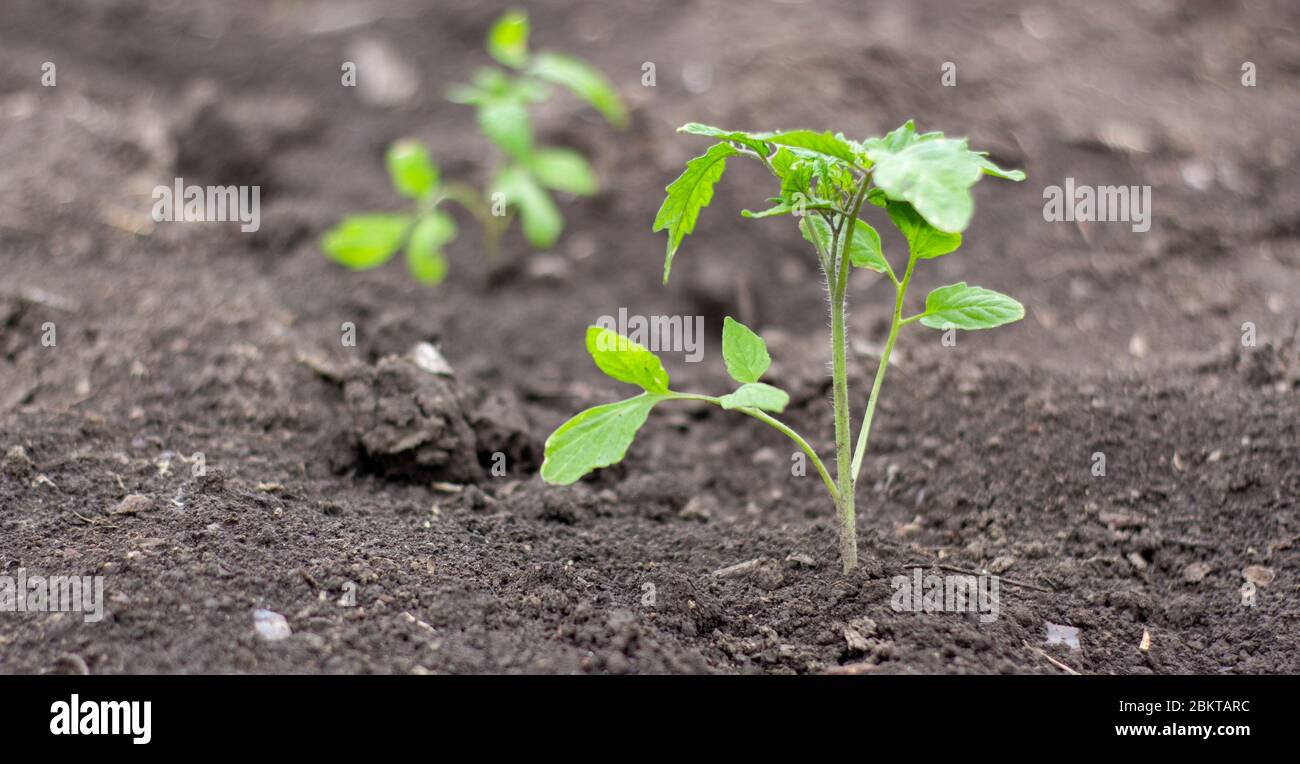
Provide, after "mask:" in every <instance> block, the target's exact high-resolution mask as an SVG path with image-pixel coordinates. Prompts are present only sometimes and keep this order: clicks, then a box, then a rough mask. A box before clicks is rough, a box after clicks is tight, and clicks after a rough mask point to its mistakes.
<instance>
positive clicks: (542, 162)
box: [528, 148, 596, 196]
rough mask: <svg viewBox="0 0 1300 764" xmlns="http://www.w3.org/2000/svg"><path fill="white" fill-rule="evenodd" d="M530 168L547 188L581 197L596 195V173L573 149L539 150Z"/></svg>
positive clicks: (533, 157) (532, 158) (533, 156)
mask: <svg viewBox="0 0 1300 764" xmlns="http://www.w3.org/2000/svg"><path fill="white" fill-rule="evenodd" d="M528 168H529V169H530V170H532V171H533V175H535V176H537V180H539V181H541V183H542V185H544V186H546V187H547V188H553V189H555V190H556V191H567V192H569V193H571V194H578V195H580V196H587V195H590V194H594V193H596V173H595V172H593V171H592V169H591V165H589V164H587V160H586V159H584V158H583V156H582V155H581V154H579V153H578V152H576V151H573V150H571V149H552V148H547V149H538V150H537V151H536V152H534V153H533V155H532V157H531V161H530V162H529V164H528Z"/></svg>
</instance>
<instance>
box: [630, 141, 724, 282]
mask: <svg viewBox="0 0 1300 764" xmlns="http://www.w3.org/2000/svg"><path fill="white" fill-rule="evenodd" d="M737 153H738V152H737V151H736V149H734V148H732V146H731V144H729V143H715V144H714V145H713V146H711V147H710V148H709V150H708V151H706V152H705V153H704V154H703V155H702V156H698V157H695V158H694V159H692V160H691V161H689V162H687V163H686V170H685V171H683V172H682V174H681V175H680V176H678V178H677V180H674V181H673V182H672V183H670V184H668V187H667V188H666V189H664V190H665V191H667V192H668V196H667V198H665V199H664V203H663V204H662V205H661V206H660V207H659V213H658V214H657V215H655V223H654V227H653V228H651V229H650V230H652V231H661V230H664V229H665V228H666V229H668V255H667V257H666V258H665V259H664V283H665V284H667V283H668V273H669V271H670V270H672V267H673V255H675V254H677V248H678V247H680V246H681V245H682V239H683V238H685V237H686V235H687V234H689V233H690V232H692V231H694V230H695V221H696V220H698V219H699V217H700V210H702V209H704V208H705V207H707V206H709V202H711V201H713V184H715V183H717V182H718V179H719V178H721V177H722V173H723V172H724V171H726V169H727V157H730V156H735V155H736V154H737Z"/></svg>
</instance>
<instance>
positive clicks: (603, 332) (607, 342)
mask: <svg viewBox="0 0 1300 764" xmlns="http://www.w3.org/2000/svg"><path fill="white" fill-rule="evenodd" d="M587 352H588V353H590V354H591V358H592V360H593V361H595V362H596V366H597V367H598V368H599V369H600V370H601V371H603V372H605V374H607V375H608V376H610V377H613V378H614V379H617V380H618V381H619V382H627V383H628V384H630V385H637V386H638V387H640V388H641V389H643V390H645V391H646V392H647V393H667V392H668V372H667V371H665V370H664V365H663V362H662V361H660V360H659V356H657V355H655V354H654V353H651V352H650V351H649V350H646V349H645V348H643V347H641V346H640V345H638V344H637V343H635V342H633V341H632V340H630V339H628V338H627V337H624V336H623V335H621V334H619V333H618V332H612V331H610V330H609V329H606V328H604V327H600V326H589V327H587Z"/></svg>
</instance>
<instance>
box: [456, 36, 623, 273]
mask: <svg viewBox="0 0 1300 764" xmlns="http://www.w3.org/2000/svg"><path fill="white" fill-rule="evenodd" d="M528 36H529V24H528V15H527V14H525V13H524V12H523V11H507V12H506V13H505V14H504V15H503V16H501V18H500V19H498V20H497V22H496V23H495V24H493V25H492V28H491V29H490V30H489V31H488V36H487V51H488V53H489V54H490V55H491V56H492V57H493V58H494V59H496V60H497V62H498V63H500V64H502V65H503V66H505V67H506V69H501V68H499V67H493V66H489V67H483V68H482V69H479V70H478V71H477V72H475V73H474V77H473V81H472V82H471V83H470V84H468V85H460V86H458V87H456V88H454V89H452V91H451V93H450V94H449V95H448V97H449V98H450V99H451V100H452V101H454V102H456V103H463V104H469V105H471V106H474V107H475V109H476V110H477V117H478V126H479V130H481V131H482V132H483V135H484V136H486V137H487V138H488V140H490V141H491V142H492V144H493V145H494V146H496V147H497V148H498V149H500V156H499V157H498V158H497V164H498V169H497V171H496V173H495V176H494V178H493V180H492V182H491V183H490V186H489V187H490V189H491V194H490V199H489V202H490V203H491V204H492V205H493V206H494V207H495V208H497V209H494V210H493V211H494V212H500V211H502V210H501V209H500V207H502V206H504V208H505V209H504V211H505V212H506V213H507V214H509V213H513V212H514V211H516V210H517V211H518V212H519V217H520V224H521V227H522V228H523V232H524V236H525V237H526V238H527V239H528V241H529V243H530V244H532V245H533V246H534V247H537V248H538V249H545V248H547V247H549V246H551V245H552V244H554V243H555V241H556V239H558V238H559V236H560V233H561V232H562V231H563V230H564V216H563V215H561V214H560V210H559V207H557V206H556V204H555V200H554V199H552V198H551V193H550V192H551V191H563V192H567V193H570V194H576V195H579V196H589V195H591V194H594V193H595V192H596V190H597V182H596V174H595V172H594V171H593V170H592V169H591V165H589V164H588V163H587V160H586V159H585V158H584V157H583V156H582V154H580V153H578V152H577V151H574V150H572V149H566V148H558V147H553V146H538V145H537V143H536V140H535V138H534V136H533V127H532V119H531V116H530V114H529V112H530V109H531V108H532V107H533V106H535V105H537V104H539V103H542V102H544V101H546V100H547V99H548V98H550V96H551V85H552V84H554V85H560V86H561V87H564V88H566V89H568V90H569V91H570V92H571V93H573V94H574V95H575V96H577V97H578V98H580V99H582V100H583V101H586V102H587V103H588V104H590V105H591V106H592V107H593V108H594V109H595V110H596V111H598V112H599V113H600V114H601V115H602V116H603V117H604V118H605V119H606V120H607V121H608V122H609V123H610V124H612V125H614V126H615V127H617V128H619V129H622V128H623V127H626V125H627V110H626V109H625V108H624V106H623V101H622V100H621V99H620V98H619V97H618V93H617V92H615V90H614V88H613V86H612V85H610V83H609V80H607V79H605V76H604V75H603V74H601V73H600V71H598V70H597V69H596V68H595V67H593V66H591V65H590V64H588V63H586V62H585V61H581V60H579V59H577V58H574V57H573V56H568V55H565V54H563V53H556V52H554V51H548V50H540V51H536V52H533V51H530V50H529V48H528ZM511 72H513V74H512V73H511Z"/></svg>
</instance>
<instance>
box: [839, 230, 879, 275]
mask: <svg viewBox="0 0 1300 764" xmlns="http://www.w3.org/2000/svg"><path fill="white" fill-rule="evenodd" d="M853 225H854V228H853V241H852V242H850V243H849V262H851V263H853V267H855V268H867V269H869V270H873V271H875V272H877V273H887V272H888V271H889V265H888V263H886V262H885V255H884V252H883V251H882V250H881V247H880V234H879V233H877V232H876V229H875V228H872V227H871V225H870V224H868V223H867V222H866V221H864V220H857V221H854V223H853ZM842 235H843V236H847V235H848V232H847V231H846V232H845V233H844V234H842Z"/></svg>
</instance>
